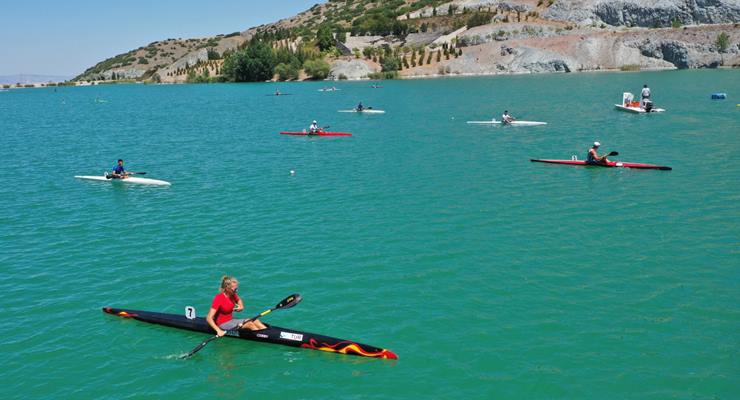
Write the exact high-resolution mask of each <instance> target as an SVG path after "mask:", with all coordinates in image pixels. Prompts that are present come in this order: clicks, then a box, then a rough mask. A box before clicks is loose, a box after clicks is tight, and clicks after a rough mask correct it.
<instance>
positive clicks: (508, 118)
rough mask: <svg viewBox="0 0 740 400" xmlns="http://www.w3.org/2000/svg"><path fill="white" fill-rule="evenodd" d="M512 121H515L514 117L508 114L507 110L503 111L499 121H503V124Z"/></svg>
mask: <svg viewBox="0 0 740 400" xmlns="http://www.w3.org/2000/svg"><path fill="white" fill-rule="evenodd" d="M514 121H516V119H515V118H514V117H512V116H511V115H509V111H504V114H503V115H501V122H503V123H504V124H510V123H512V122H514Z"/></svg>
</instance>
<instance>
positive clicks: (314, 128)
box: [308, 120, 320, 134]
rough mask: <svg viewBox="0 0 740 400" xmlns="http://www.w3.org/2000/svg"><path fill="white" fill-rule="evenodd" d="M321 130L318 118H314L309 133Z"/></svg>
mask: <svg viewBox="0 0 740 400" xmlns="http://www.w3.org/2000/svg"><path fill="white" fill-rule="evenodd" d="M319 131H320V129H319V123H318V122H316V120H314V121H313V122H311V126H309V127H308V133H312V134H314V133H319Z"/></svg>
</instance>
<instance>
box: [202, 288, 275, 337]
mask: <svg viewBox="0 0 740 400" xmlns="http://www.w3.org/2000/svg"><path fill="white" fill-rule="evenodd" d="M238 290H239V281H238V280H237V279H236V278H234V277H233V276H224V277H223V278H221V288H220V290H219V293H218V294H217V295H216V296H215V297H214V298H213V302H211V309H210V310H208V315H207V316H206V322H208V325H210V326H211V328H213V330H214V331H215V332H216V335H218V336H223V335H225V334H226V331H230V330H233V329H249V330H252V331H258V330H262V329H266V328H267V327H266V326H265V324H263V323H262V322H260V320H258V319H255V320H253V321H248V320H247V319H246V318H234V317H233V316H232V313H233V312H234V311H236V312H241V311H243V310H244V302H243V301H242V299H241V297H239V295H238V294H237V291H238Z"/></svg>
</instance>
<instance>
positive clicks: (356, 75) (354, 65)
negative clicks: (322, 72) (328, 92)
mask: <svg viewBox="0 0 740 400" xmlns="http://www.w3.org/2000/svg"><path fill="white" fill-rule="evenodd" d="M373 72H377V68H373V67H371V66H370V65H369V64H368V63H366V62H365V61H363V60H337V61H335V62H334V64H332V66H331V71H329V77H328V78H327V79H329V80H339V77H340V76H342V75H344V76H346V77H347V79H351V80H357V79H367V77H368V75H369V74H371V73H373Z"/></svg>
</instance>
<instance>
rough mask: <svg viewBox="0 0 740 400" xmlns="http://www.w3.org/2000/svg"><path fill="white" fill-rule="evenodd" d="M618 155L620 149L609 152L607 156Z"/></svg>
mask: <svg viewBox="0 0 740 400" xmlns="http://www.w3.org/2000/svg"><path fill="white" fill-rule="evenodd" d="M618 155H619V152H618V151H612V152H611V153H609V154H607V155H606V156H607V157H612V156H618Z"/></svg>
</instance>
